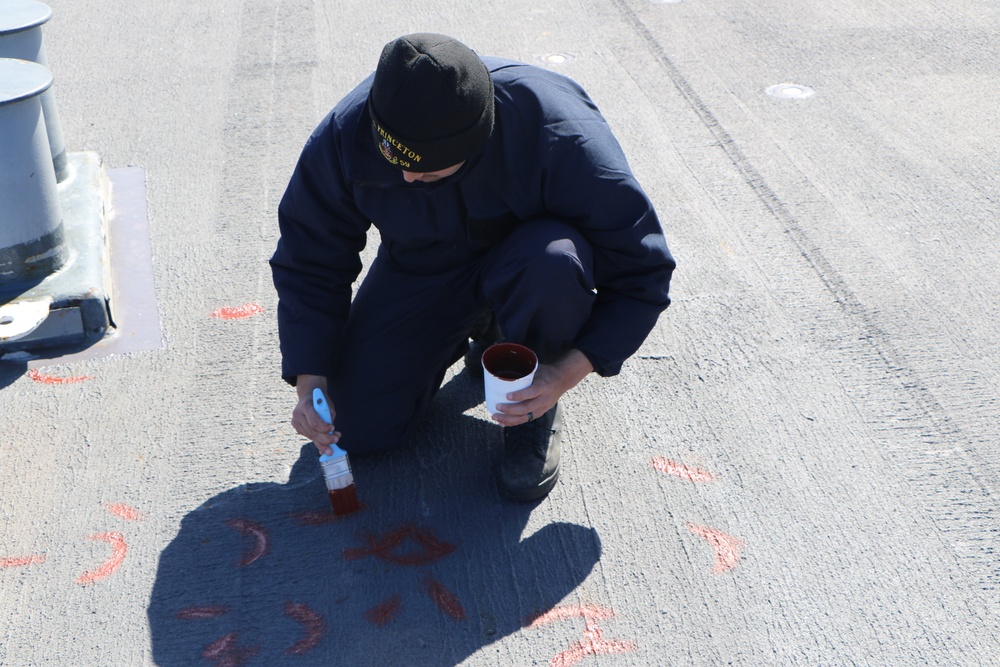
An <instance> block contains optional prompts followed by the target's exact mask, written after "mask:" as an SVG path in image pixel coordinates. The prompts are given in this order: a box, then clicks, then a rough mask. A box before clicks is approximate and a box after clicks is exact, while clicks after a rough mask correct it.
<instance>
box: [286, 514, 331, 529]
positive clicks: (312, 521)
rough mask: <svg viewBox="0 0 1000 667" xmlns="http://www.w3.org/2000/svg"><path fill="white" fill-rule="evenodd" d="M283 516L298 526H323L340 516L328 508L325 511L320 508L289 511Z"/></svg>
mask: <svg viewBox="0 0 1000 667" xmlns="http://www.w3.org/2000/svg"><path fill="white" fill-rule="evenodd" d="M285 516H287V517H288V518H289V519H292V520H294V521H295V523H297V524H299V525H300V526H325V525H326V524H328V523H335V522H337V521H339V520H340V517H338V516H337V515H336V514H334V513H333V512H330V511H329V510H327V511H325V512H324V511H322V510H302V511H301V512H289V513H287V514H285Z"/></svg>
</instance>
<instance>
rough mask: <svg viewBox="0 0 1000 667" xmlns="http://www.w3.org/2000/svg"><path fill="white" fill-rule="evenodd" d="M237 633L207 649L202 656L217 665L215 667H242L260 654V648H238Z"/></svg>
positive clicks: (227, 636)
mask: <svg viewBox="0 0 1000 667" xmlns="http://www.w3.org/2000/svg"><path fill="white" fill-rule="evenodd" d="M237 638H238V635H237V633H235V632H231V633H229V634H228V635H226V636H225V637H220V638H219V639H216V640H215V641H214V642H212V643H211V644H209V645H208V646H206V647H205V649H204V650H203V651H202V652H201V656H202V657H203V658H205V659H207V660H211V661H213V662H214V663H215V667H241V665H245V664H247V662H249V661H250V659H251V658H253V657H254V656H255V655H257V654H258V653H260V647H259V646H253V647H249V648H239V647H237V646H236V640H237Z"/></svg>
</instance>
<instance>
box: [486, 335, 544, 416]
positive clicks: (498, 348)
mask: <svg viewBox="0 0 1000 667" xmlns="http://www.w3.org/2000/svg"><path fill="white" fill-rule="evenodd" d="M482 364H483V384H484V388H485V391H486V409H487V410H488V411H489V413H490V415H496V414H500V411H499V410H498V409H497V405H498V404H500V403H506V404H511V403H517V402H518V401H511V400H509V399H508V398H507V394H510V393H512V392H515V391H519V390H521V389H527V388H528V387H530V386H531V383H532V382H533V381H534V379H535V371H537V370H538V356H537V355H536V354H535V353H534V352H532V351H531V350H530V349H529V348H527V347H525V346H523V345H518V344H517V343H497V344H495V345H491V346H490V347H488V348H487V349H486V351H485V352H483V358H482Z"/></svg>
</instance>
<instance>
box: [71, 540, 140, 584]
mask: <svg viewBox="0 0 1000 667" xmlns="http://www.w3.org/2000/svg"><path fill="white" fill-rule="evenodd" d="M87 539H88V540H98V541H102V542H107V543H108V544H110V545H111V556H110V557H109V558H108V559H107V560H106V561H104V562H103V563H102V564H101V565H100V566H99V567H98V568H97V569H95V570H90V571H89V572H84V573H83V574H81V575H80V576H79V577H78V578H77V580H76V583H78V584H85V585H86V584H92V583H94V582H96V581H100V580H101V579H105V578H107V577H110V576H111V575H112V574H114V573H115V570H117V569H118V568H119V567H120V566H121V564H122V562H123V561H124V560H125V554H126V553H127V552H128V547H127V546H126V544H125V538H124V537H122V535H121V533H98V534H97V535H91V536H90V537H88V538H87Z"/></svg>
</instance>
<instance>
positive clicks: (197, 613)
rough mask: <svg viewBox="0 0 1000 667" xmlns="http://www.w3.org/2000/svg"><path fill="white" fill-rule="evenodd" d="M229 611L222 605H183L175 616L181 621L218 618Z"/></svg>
mask: <svg viewBox="0 0 1000 667" xmlns="http://www.w3.org/2000/svg"><path fill="white" fill-rule="evenodd" d="M229 611H230V609H229V607H226V606H224V605H221V604H218V605H206V606H203V607H197V606H196V607H185V608H184V609H181V610H180V611H179V612H177V618H178V619H180V620H182V621H194V620H201V619H205V618H219V617H220V616H225V615H226V614H228V613H229Z"/></svg>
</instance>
